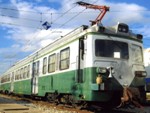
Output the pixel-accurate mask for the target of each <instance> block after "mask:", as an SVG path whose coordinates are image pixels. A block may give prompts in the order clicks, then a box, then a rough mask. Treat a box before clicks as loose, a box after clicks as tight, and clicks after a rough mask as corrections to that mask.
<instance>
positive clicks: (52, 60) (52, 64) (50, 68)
mask: <svg viewBox="0 0 150 113" xmlns="http://www.w3.org/2000/svg"><path fill="white" fill-rule="evenodd" d="M55 65H56V54H53V55H50V56H49V59H48V72H49V73H51V72H54V71H55Z"/></svg>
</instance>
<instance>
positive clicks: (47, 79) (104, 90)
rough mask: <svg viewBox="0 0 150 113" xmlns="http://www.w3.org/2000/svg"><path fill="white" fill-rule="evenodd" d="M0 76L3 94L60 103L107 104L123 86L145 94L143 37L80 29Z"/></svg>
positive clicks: (122, 30)
mask: <svg viewBox="0 0 150 113" xmlns="http://www.w3.org/2000/svg"><path fill="white" fill-rule="evenodd" d="M0 77H1V84H0V88H1V91H3V92H5V93H15V94H22V95H34V96H40V97H46V98H47V99H48V100H49V101H53V100H56V99H58V100H59V101H61V102H66V103H67V102H70V103H73V102H79V101H86V102H108V101H110V100H111V99H112V98H114V97H119V98H120V96H121V95H119V92H121V93H122V91H123V87H125V86H126V87H134V88H137V89H138V90H139V91H140V92H143V93H144V86H145V77H146V72H145V68H144V63H143V47H142V35H140V34H134V33H132V31H131V30H130V29H129V26H128V25H127V24H124V23H118V24H117V25H116V26H111V27H106V26H102V25H99V24H95V25H93V26H90V27H88V26H81V27H79V28H77V29H75V30H74V31H72V32H70V33H68V34H67V35H65V36H63V37H61V38H59V39H57V40H55V41H54V42H53V43H51V44H49V45H48V46H46V47H44V48H42V49H40V50H38V51H36V52H35V53H33V54H31V55H29V56H28V57H26V58H25V59H23V60H21V61H19V62H17V63H16V64H14V65H13V66H12V67H11V68H10V69H9V70H8V71H6V72H5V73H4V74H3V75H1V76H0Z"/></svg>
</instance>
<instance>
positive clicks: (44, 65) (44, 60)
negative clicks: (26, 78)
mask: <svg viewBox="0 0 150 113" xmlns="http://www.w3.org/2000/svg"><path fill="white" fill-rule="evenodd" d="M46 69H47V57H45V58H44V59H43V74H46V71H47V70H46Z"/></svg>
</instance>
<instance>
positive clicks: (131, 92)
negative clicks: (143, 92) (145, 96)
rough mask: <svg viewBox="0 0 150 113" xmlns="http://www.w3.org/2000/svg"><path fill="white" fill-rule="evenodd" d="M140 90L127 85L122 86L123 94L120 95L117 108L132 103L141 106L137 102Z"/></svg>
mask: <svg viewBox="0 0 150 113" xmlns="http://www.w3.org/2000/svg"><path fill="white" fill-rule="evenodd" d="M139 98H140V92H139V89H138V88H131V87H128V86H124V87H123V96H122V97H121V102H120V104H119V106H117V108H120V107H123V106H125V105H131V104H133V105H134V106H135V107H138V108H143V106H142V105H141V104H140V103H139V101H138V100H139Z"/></svg>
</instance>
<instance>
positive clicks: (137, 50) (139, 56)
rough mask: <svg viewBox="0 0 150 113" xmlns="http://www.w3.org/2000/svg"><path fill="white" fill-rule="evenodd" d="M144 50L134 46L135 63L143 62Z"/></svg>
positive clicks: (133, 56) (133, 57)
mask: <svg viewBox="0 0 150 113" xmlns="http://www.w3.org/2000/svg"><path fill="white" fill-rule="evenodd" d="M142 55H143V54H142V48H141V47H140V46H138V45H132V59H133V61H134V62H137V63H141V62H143V57H142Z"/></svg>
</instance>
